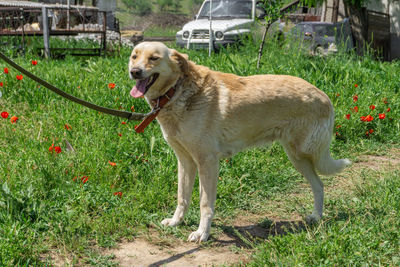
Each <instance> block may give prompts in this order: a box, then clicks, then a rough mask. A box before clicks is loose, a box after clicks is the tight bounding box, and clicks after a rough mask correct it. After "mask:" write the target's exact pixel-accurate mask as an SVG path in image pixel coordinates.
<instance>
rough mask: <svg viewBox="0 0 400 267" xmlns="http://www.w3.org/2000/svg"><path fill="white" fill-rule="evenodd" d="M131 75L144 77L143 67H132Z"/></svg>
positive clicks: (137, 77) (136, 77) (138, 77)
mask: <svg viewBox="0 0 400 267" xmlns="http://www.w3.org/2000/svg"><path fill="white" fill-rule="evenodd" d="M130 73H131V77H133V78H135V79H140V78H141V77H142V73H143V71H142V69H140V68H132V69H131V72H130Z"/></svg>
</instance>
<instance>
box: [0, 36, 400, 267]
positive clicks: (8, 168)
mask: <svg viewBox="0 0 400 267" xmlns="http://www.w3.org/2000/svg"><path fill="white" fill-rule="evenodd" d="M267 47H268V49H266V50H265V53H264V56H263V58H262V62H261V63H262V64H261V68H260V69H257V68H256V66H255V62H256V55H257V50H258V47H257V44H256V45H255V44H253V43H252V42H251V41H249V42H245V44H244V46H242V47H231V48H228V49H226V50H224V49H223V50H221V51H220V53H216V54H213V56H212V57H208V56H207V51H193V50H190V51H185V50H184V51H183V52H185V53H187V54H188V55H189V58H190V59H191V60H192V61H194V62H196V63H197V64H202V65H206V66H209V67H210V68H212V69H215V70H219V71H223V72H229V73H235V74H238V75H255V74H267V73H269V74H284V75H294V76H298V77H302V78H304V79H305V80H307V81H309V82H310V83H312V84H314V85H316V86H317V87H318V88H320V89H321V90H323V91H324V92H325V93H327V94H328V96H329V97H330V99H331V100H332V103H333V105H334V107H335V111H336V127H338V126H339V125H341V127H338V128H335V130H334V131H335V132H334V133H336V132H338V134H337V135H335V134H334V136H335V138H334V140H333V144H332V148H333V154H334V157H335V158H338V157H341V158H342V157H349V158H351V159H352V160H353V161H354V160H355V159H356V157H357V155H359V153H361V152H363V153H366V152H370V153H372V152H376V151H380V152H381V153H385V151H386V149H387V148H388V147H399V143H400V135H399V134H398V133H399V131H400V126H399V116H400V104H399V103H400V99H399V89H400V88H399V85H400V77H399V76H398V73H399V72H400V62H393V63H387V62H378V61H375V60H374V59H373V58H372V57H369V56H366V57H364V58H358V57H357V56H355V55H354V54H351V53H350V54H345V53H342V52H339V53H338V54H337V55H331V56H327V57H310V56H309V55H307V54H306V53H303V52H302V50H300V49H298V48H297V47H294V46H293V47H288V48H286V46H285V48H284V49H282V47H281V44H280V43H275V42H273V41H272V40H269V43H268V44H267ZM130 50H131V49H130V48H125V47H123V48H122V49H121V52H120V54H119V55H114V56H110V57H99V58H95V57H91V58H77V57H71V56H67V57H66V58H65V60H46V59H41V58H39V57H38V56H37V55H36V54H34V53H33V51H34V50H30V51H28V52H27V53H26V54H25V55H16V54H14V56H15V58H14V60H15V61H16V62H18V63H19V64H21V65H22V66H23V67H25V68H27V69H28V70H30V71H32V72H34V73H36V74H37V75H38V76H40V77H42V78H43V79H45V80H47V81H49V82H50V83H52V84H55V85H56V86H58V87H60V88H62V89H64V90H66V91H67V92H69V93H71V94H73V95H76V96H77V97H80V98H83V99H87V100H90V101H92V102H94V103H96V104H99V105H102V106H107V107H111V108H117V109H118V108H121V109H125V110H136V111H138V112H146V111H148V110H149V107H148V106H147V105H146V104H145V103H144V101H143V100H142V99H133V98H131V97H130V96H129V91H130V88H131V87H132V86H133V82H132V81H131V80H129V79H128V78H127V77H128V73H127V66H126V65H127V59H128V58H129V54H130ZM6 52H7V54H8V55H11V54H13V53H15V49H12V48H10V49H9V50H7V51H6ZM33 60H36V61H37V64H36V65H34V64H32V61H33ZM4 68H7V69H8V73H7V74H6V73H5V72H4ZM19 74H20V73H18V72H17V71H16V70H14V69H11V68H10V67H9V66H7V65H5V64H4V63H3V62H0V83H1V84H0V90H1V91H2V93H3V97H2V98H0V109H1V110H0V113H2V112H3V111H5V112H7V113H8V114H9V115H8V117H7V118H3V117H0V226H1V227H0V265H2V266H3V265H5V266H18V265H20V266H23V265H26V266H28V265H33V266H35V265H49V264H50V262H51V260H50V258H49V257H48V256H46V255H49V250H50V249H52V250H54V249H55V248H56V249H58V250H60V251H62V254H64V255H67V257H68V258H69V260H70V261H71V264H78V263H81V264H82V263H87V264H89V259H91V260H93V259H94V260H96V259H97V261H98V262H100V261H102V262H103V261H106V262H105V263H104V264H103V265H106V264H111V262H107V261H108V259H105V258H104V255H102V254H101V253H100V252H101V250H103V248H104V247H110V246H113V245H115V244H116V243H117V242H119V241H120V240H121V239H128V240H129V239H132V238H134V237H135V236H137V235H140V234H143V233H146V232H147V231H148V228H150V227H152V228H153V229H154V228H156V229H158V230H157V231H159V234H160V235H168V236H175V237H176V238H179V239H182V240H185V239H186V237H187V235H188V233H189V232H191V231H192V230H193V229H195V228H196V226H197V225H196V224H197V223H198V219H199V213H198V205H199V195H198V192H197V190H194V191H195V192H194V195H193V200H192V203H193V205H192V206H191V208H190V210H189V214H188V216H187V217H186V218H185V223H184V224H183V225H182V226H180V227H179V228H176V229H166V228H163V227H161V226H159V222H160V221H161V220H162V219H163V218H165V217H166V216H168V215H170V214H171V212H173V209H174V207H175V204H176V193H175V192H176V187H177V185H176V172H177V163H176V158H175V156H174V154H173V152H172V151H171V149H170V148H169V147H168V146H167V145H166V143H165V141H164V140H163V137H162V134H161V131H160V129H159V126H158V124H157V123H152V124H151V125H150V126H149V127H148V128H147V129H146V131H145V132H144V133H143V134H141V135H139V134H136V133H135V132H134V125H135V123H131V122H126V123H125V122H124V121H123V120H121V119H118V118H115V117H111V116H108V115H104V114H99V113H98V112H95V111H92V110H89V109H87V108H85V107H83V106H80V105H77V104H74V103H71V102H68V101H67V100H65V99H63V98H61V97H59V96H57V95H55V94H54V93H52V92H50V91H48V90H47V89H45V88H43V87H42V86H38V85H37V84H36V83H34V82H33V81H32V80H29V79H28V78H26V77H23V78H22V79H20V80H17V79H16V75H19ZM355 84H357V87H356V86H355ZM355 95H357V101H355V100H354V99H355V98H354V97H355ZM355 105H357V106H358V108H359V109H358V112H355V111H352V110H350V108H352V109H353V110H354V106H355ZM371 105H374V106H375V108H374V109H371V108H370V106H371ZM388 108H390V111H387V109H388ZM382 113H385V114H386V116H385V118H384V119H379V115H377V114H382ZM347 114H351V116H350V119H347ZM367 115H371V116H373V117H374V119H373V120H372V121H361V119H360V117H361V116H364V117H365V116H367ZM4 116H5V114H4ZM11 116H14V117H18V120H17V121H16V122H14V123H12V122H11ZM370 129H373V130H374V131H373V133H369V134H368V135H366V131H367V130H368V131H369V130H370ZM64 140H68V142H69V143H71V144H72V146H73V147H74V149H75V152H70V151H68V150H67V146H66V145H65V141H64ZM56 147H60V153H57V151H56V149H55V148H56ZM50 148H53V149H50ZM360 176H361V178H362V179H364V180H363V182H361V183H360V184H359V185H358V187H357V188H356V190H355V192H354V193H353V194H355V198H349V197H347V195H346V194H340V195H339V196H337V198H335V197H334V196H332V195H331V196H329V197H328V199H327V207H326V220H325V221H324V222H323V224H321V225H319V226H317V227H315V228H313V227H311V228H307V229H304V231H300V232H294V233H291V234H287V235H282V236H271V237H268V238H267V239H266V240H265V241H262V242H254V246H255V247H256V252H255V256H254V258H253V263H250V264H253V265H254V266H260V265H279V264H280V265H285V266H287V265H303V266H309V265H324V264H325V265H333V266H334V265H336V266H342V265H368V264H370V265H374V264H378V263H383V264H384V265H393V266H396V265H398V255H397V256H396V251H397V253H398V251H399V248H398V244H399V236H400V231H399V229H400V227H399V225H398V222H399V218H398V215H399V210H398V207H399V206H398V203H399V196H400V194H399V192H398V190H397V189H398V188H399V186H400V185H399V177H400V176H399V173H398V171H397V172H390V171H388V172H385V173H384V174H382V179H381V180H379V181H373V180H371V177H370V174H369V173H368V172H362V173H361V175H360ZM327 179H328V178H327ZM302 181H303V178H302V177H301V176H300V174H299V173H298V172H297V171H295V170H294V168H293V167H292V166H291V164H290V163H289V162H288V160H287V158H286V156H285V153H284V151H283V149H282V148H281V147H280V146H279V145H273V146H272V147H271V148H269V149H268V148H257V149H252V150H249V151H245V152H242V153H239V154H238V155H236V156H234V157H232V158H231V159H228V160H226V161H225V160H224V161H221V173H220V181H219V188H218V197H217V204H216V207H217V210H216V214H217V220H216V221H215V223H217V224H218V219H219V220H225V219H228V218H231V217H232V216H234V215H235V214H236V213H243V212H254V213H260V214H265V213H266V212H272V210H270V209H269V208H268V210H266V205H267V204H268V203H271V202H274V201H275V202H279V201H281V200H282V199H286V198H287V196H288V195H289V194H290V193H291V192H293V191H294V188H297V187H298V184H299V183H301V182H302ZM333 183H334V182H333ZM196 186H198V184H197V185H196ZM249 196H251V197H249ZM279 203H280V202H279ZM304 205H306V206H305V207H302V205H300V204H299V203H293V205H291V206H290V207H285V208H286V211H285V212H280V213H279V212H278V211H274V212H276V213H277V214H278V215H275V216H278V217H280V218H283V219H284V218H285V216H288V214H289V216H290V212H295V213H297V214H301V216H305V215H306V214H307V212H308V211H310V210H311V209H312V203H311V202H309V201H307V202H304ZM269 214H270V213H269ZM274 214H275V213H274ZM154 226H157V227H154ZM213 229H214V230H213V231H217V230H216V229H217V228H213ZM96 248H98V249H96Z"/></svg>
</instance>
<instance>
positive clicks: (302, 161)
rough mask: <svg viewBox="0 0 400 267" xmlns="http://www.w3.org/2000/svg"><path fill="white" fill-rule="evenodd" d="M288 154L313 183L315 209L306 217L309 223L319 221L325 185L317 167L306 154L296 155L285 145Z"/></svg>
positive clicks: (295, 165) (296, 166)
mask: <svg viewBox="0 0 400 267" xmlns="http://www.w3.org/2000/svg"><path fill="white" fill-rule="evenodd" d="M284 148H285V151H286V154H287V155H288V157H289V159H290V161H291V162H292V163H293V165H294V167H295V168H296V169H297V170H298V171H299V172H300V173H301V174H302V175H303V176H304V177H305V178H306V179H307V181H308V182H309V183H310V185H311V189H312V192H313V195H314V210H313V212H312V214H311V215H308V216H307V217H306V221H307V222H308V223H313V222H317V221H319V220H320V219H321V218H322V211H323V207H324V185H323V183H322V181H321V179H320V178H319V176H318V174H317V173H316V172H315V167H314V164H313V163H312V161H311V160H310V159H309V158H308V157H306V156H304V157H301V156H296V155H295V154H294V153H293V151H292V150H291V148H290V147H289V146H287V145H284Z"/></svg>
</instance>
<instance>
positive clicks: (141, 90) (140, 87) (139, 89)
mask: <svg viewBox="0 0 400 267" xmlns="http://www.w3.org/2000/svg"><path fill="white" fill-rule="evenodd" d="M148 80H149V79H143V80H136V85H135V86H134V87H133V88H132V90H131V96H133V97H135V98H138V97H141V96H143V95H144V94H145V93H146V85H147V81H148Z"/></svg>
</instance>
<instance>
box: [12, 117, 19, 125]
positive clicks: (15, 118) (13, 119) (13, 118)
mask: <svg viewBox="0 0 400 267" xmlns="http://www.w3.org/2000/svg"><path fill="white" fill-rule="evenodd" d="M17 120H18V117H17V116H12V117H11V123H12V124H14V123H16V122H17Z"/></svg>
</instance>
